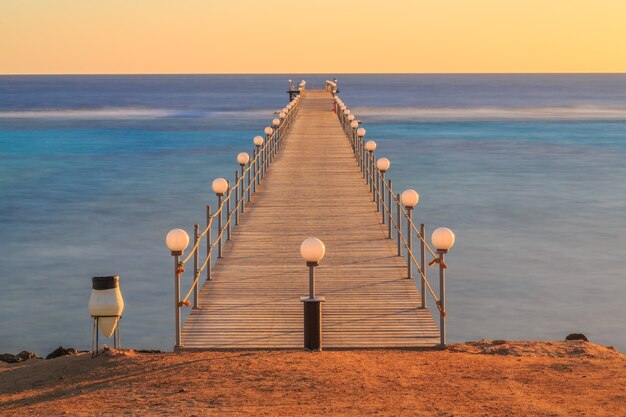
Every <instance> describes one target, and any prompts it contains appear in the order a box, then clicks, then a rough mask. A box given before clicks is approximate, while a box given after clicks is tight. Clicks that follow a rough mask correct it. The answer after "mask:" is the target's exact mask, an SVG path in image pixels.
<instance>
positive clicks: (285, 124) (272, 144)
mask: <svg viewBox="0 0 626 417" xmlns="http://www.w3.org/2000/svg"><path fill="white" fill-rule="evenodd" d="M305 86H306V82H304V81H303V82H301V83H300V87H301V89H300V92H301V94H302V93H303V92H304V89H305ZM300 97H301V96H300V95H298V96H296V97H295V98H294V99H293V100H291V102H290V106H291V108H289V107H288V108H287V110H288V111H287V112H286V115H285V117H284V118H283V120H282V121H281V123H280V124H279V125H278V126H277V127H276V128H274V129H273V131H272V133H271V134H270V135H266V139H265V141H264V142H263V144H262V145H261V146H258V147H257V148H256V149H254V152H253V154H254V157H253V158H252V159H251V160H249V161H248V163H247V164H246V166H245V168H244V167H243V166H242V170H241V173H240V174H238V176H237V177H236V180H235V181H234V184H232V183H229V185H230V186H229V189H228V191H227V192H226V193H225V195H224V197H223V198H221V199H220V203H219V206H218V208H217V210H216V211H215V212H213V213H210V215H209V216H208V217H207V224H206V227H205V228H204V229H203V230H202V232H201V233H199V234H198V235H197V238H195V243H194V245H193V247H192V248H191V251H190V252H189V254H188V255H187V256H186V257H185V258H184V259H182V260H181V261H180V262H179V263H178V269H177V275H178V277H179V278H180V277H181V276H182V275H183V274H184V272H185V269H184V266H185V264H186V263H187V262H188V261H189V260H191V259H192V257H194V256H197V255H198V249H199V247H200V242H202V241H203V239H204V238H205V237H206V236H207V234H209V232H210V231H211V228H212V227H213V223H214V220H215V218H217V217H218V216H219V217H220V218H221V216H222V214H223V212H224V207H225V206H226V205H228V206H230V204H229V203H230V200H231V199H232V198H233V195H234V196H235V201H236V203H235V204H234V205H233V209H232V210H228V212H227V213H226V221H225V222H224V223H223V224H222V225H221V228H219V229H218V234H217V236H216V237H215V239H211V237H210V234H209V238H208V239H207V254H206V257H205V259H204V262H203V263H202V266H200V267H199V268H196V267H197V264H196V265H195V267H194V268H195V271H194V277H193V282H192V283H191V287H190V288H189V290H188V291H187V293H186V295H185V296H184V297H183V298H182V299H181V300H180V301H179V307H182V306H187V307H189V306H190V305H191V303H190V302H189V301H188V300H189V297H190V296H191V294H192V293H193V294H194V298H195V297H196V293H195V292H194V289H196V288H197V286H198V281H199V279H200V276H201V275H202V273H203V272H204V270H205V269H206V268H207V266H210V264H211V260H212V257H213V249H214V248H215V247H216V246H217V245H220V244H221V243H222V242H223V239H224V234H225V233H226V231H227V230H228V229H229V228H230V227H232V226H233V224H232V223H233V216H238V215H239V214H240V213H243V208H244V207H245V205H246V194H247V196H248V197H247V198H248V201H249V199H250V195H251V193H254V192H256V186H255V184H260V183H261V179H262V178H263V176H264V175H265V173H266V171H267V170H268V169H269V166H270V164H271V163H272V162H273V161H274V158H275V156H276V154H277V153H278V151H279V150H280V146H281V144H282V141H283V140H284V136H285V133H286V132H288V131H289V129H290V128H291V125H292V122H293V120H294V118H295V116H296V115H297V113H298V111H299V109H300V104H301V98H300ZM288 106H289V105H288ZM253 171H254V173H253ZM246 176H247V181H248V183H247V185H246V183H245V181H246ZM239 194H241V198H238V196H239ZM220 223H221V221H220ZM235 225H236V223H235ZM194 306H197V298H195V299H194Z"/></svg>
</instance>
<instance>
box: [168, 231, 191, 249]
mask: <svg viewBox="0 0 626 417" xmlns="http://www.w3.org/2000/svg"><path fill="white" fill-rule="evenodd" d="M165 244H166V245H167V248H168V249H169V250H170V251H172V253H182V252H183V251H184V250H185V249H187V246H189V235H188V234H187V232H185V231H184V230H183V229H172V230H170V231H169V232H168V234H167V236H165Z"/></svg>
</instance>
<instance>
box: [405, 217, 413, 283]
mask: <svg viewBox="0 0 626 417" xmlns="http://www.w3.org/2000/svg"><path fill="white" fill-rule="evenodd" d="M412 211H413V207H407V208H406V217H407V218H406V234H407V236H406V242H407V245H406V274H407V278H408V279H411V278H413V274H412V271H411V269H412V268H411V266H412V265H411V253H412V252H411V249H412V240H413V239H411V237H412V235H413V233H411V212H412Z"/></svg>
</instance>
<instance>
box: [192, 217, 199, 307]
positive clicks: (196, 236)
mask: <svg viewBox="0 0 626 417" xmlns="http://www.w3.org/2000/svg"><path fill="white" fill-rule="evenodd" d="M198 240H200V225H199V224H195V225H194V226H193V245H194V248H196V249H195V250H194V251H193V279H194V281H195V280H196V277H197V276H198V250H199V248H198ZM193 308H198V283H197V282H196V284H195V286H194V287H193Z"/></svg>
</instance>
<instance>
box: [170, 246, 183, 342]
mask: <svg viewBox="0 0 626 417" xmlns="http://www.w3.org/2000/svg"><path fill="white" fill-rule="evenodd" d="M182 254H183V253H182V252H172V256H173V257H174V320H175V321H176V345H174V348H179V347H181V346H182V341H181V337H180V304H179V302H180V276H179V275H178V264H179V262H180V255H182Z"/></svg>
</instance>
